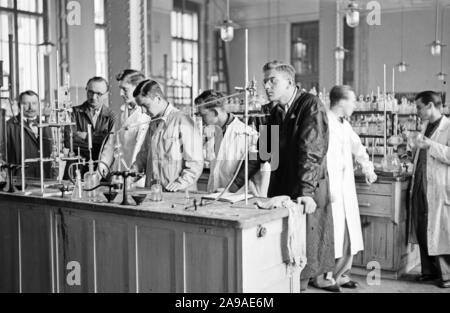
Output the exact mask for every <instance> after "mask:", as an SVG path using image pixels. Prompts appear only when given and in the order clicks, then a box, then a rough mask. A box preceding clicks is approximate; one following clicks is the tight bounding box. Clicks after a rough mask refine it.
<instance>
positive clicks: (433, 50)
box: [431, 40, 441, 56]
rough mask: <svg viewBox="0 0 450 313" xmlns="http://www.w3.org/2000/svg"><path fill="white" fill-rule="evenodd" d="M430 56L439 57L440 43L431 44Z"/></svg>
mask: <svg viewBox="0 0 450 313" xmlns="http://www.w3.org/2000/svg"><path fill="white" fill-rule="evenodd" d="M431 55H432V56H439V55H441V43H440V42H439V40H438V41H435V42H433V43H432V44H431Z"/></svg>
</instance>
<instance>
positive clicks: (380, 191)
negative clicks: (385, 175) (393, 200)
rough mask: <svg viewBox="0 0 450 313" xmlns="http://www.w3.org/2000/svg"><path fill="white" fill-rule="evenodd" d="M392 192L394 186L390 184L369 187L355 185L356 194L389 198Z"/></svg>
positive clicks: (360, 184) (359, 184)
mask: <svg viewBox="0 0 450 313" xmlns="http://www.w3.org/2000/svg"><path fill="white" fill-rule="evenodd" d="M393 190H394V186H393V185H392V184H373V185H371V186H369V185H367V184H362V183H358V184H356V191H357V193H358V194H360V193H361V194H374V195H384V196H391V195H392V193H393Z"/></svg>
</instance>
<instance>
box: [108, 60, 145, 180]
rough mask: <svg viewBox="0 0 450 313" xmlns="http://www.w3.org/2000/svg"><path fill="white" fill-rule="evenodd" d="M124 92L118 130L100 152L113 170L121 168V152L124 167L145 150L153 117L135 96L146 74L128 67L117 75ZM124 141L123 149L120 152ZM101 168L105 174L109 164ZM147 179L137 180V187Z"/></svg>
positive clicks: (121, 91) (117, 125) (116, 126)
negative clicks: (135, 91) (119, 157)
mask: <svg viewBox="0 0 450 313" xmlns="http://www.w3.org/2000/svg"><path fill="white" fill-rule="evenodd" d="M116 79H117V81H118V83H119V88H120V95H121V97H122V99H123V101H124V104H123V105H122V106H121V115H120V119H119V121H118V123H116V125H115V126H114V129H115V132H114V134H111V135H110V136H109V138H108V140H107V142H106V144H105V146H104V148H103V151H102V152H101V155H100V160H101V161H103V162H104V163H105V164H106V165H108V166H109V167H110V170H111V171H116V170H118V168H119V163H118V161H119V160H118V158H117V157H116V156H117V154H118V153H120V154H121V159H122V161H123V162H124V163H125V164H120V168H122V169H124V168H125V166H124V165H126V166H128V167H129V166H131V165H132V164H133V163H134V162H135V161H136V157H137V155H138V153H139V151H140V150H141V147H142V144H143V143H144V140H145V136H146V134H147V130H148V127H149V125H150V120H151V119H150V117H149V116H148V115H147V114H146V113H145V111H144V110H143V108H142V107H140V106H138V105H137V104H136V100H135V99H134V97H133V92H134V90H135V89H136V87H137V86H138V85H139V83H140V82H142V81H144V80H145V76H144V74H142V73H141V72H139V71H136V70H130V69H127V70H124V71H122V72H121V73H119V74H118V75H117V77H116ZM117 139H119V142H120V150H118V151H116V146H117V144H118V142H117ZM99 171H100V172H101V173H102V175H103V176H104V172H106V171H107V170H106V167H105V165H104V164H102V163H100V164H99ZM144 183H145V179H144V178H143V179H142V180H140V181H139V183H137V187H144Z"/></svg>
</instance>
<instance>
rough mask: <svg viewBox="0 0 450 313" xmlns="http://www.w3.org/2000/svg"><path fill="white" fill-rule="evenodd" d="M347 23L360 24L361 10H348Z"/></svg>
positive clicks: (354, 25) (353, 25)
mask: <svg viewBox="0 0 450 313" xmlns="http://www.w3.org/2000/svg"><path fill="white" fill-rule="evenodd" d="M347 25H348V26H349V27H356V26H358V25H359V11H357V10H350V11H348V12H347Z"/></svg>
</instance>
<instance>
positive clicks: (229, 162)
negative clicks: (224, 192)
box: [208, 118, 270, 198]
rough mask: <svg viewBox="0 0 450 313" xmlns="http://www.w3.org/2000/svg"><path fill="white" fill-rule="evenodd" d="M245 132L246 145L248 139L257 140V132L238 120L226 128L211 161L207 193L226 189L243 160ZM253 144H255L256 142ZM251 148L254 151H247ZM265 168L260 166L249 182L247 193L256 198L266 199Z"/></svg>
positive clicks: (267, 186) (266, 182) (268, 177)
mask: <svg viewBox="0 0 450 313" xmlns="http://www.w3.org/2000/svg"><path fill="white" fill-rule="evenodd" d="M218 131H220V130H218ZM246 131H247V132H249V134H250V136H249V142H248V144H249V145H251V142H252V141H251V139H250V138H252V137H253V138H256V139H257V137H258V132H257V131H255V130H253V129H252V128H251V127H248V126H247V127H246V126H245V124H244V123H242V122H241V121H240V120H239V119H238V118H235V119H234V120H233V122H231V124H230V125H229V126H228V127H227V131H226V132H225V136H224V138H223V140H222V142H221V144H220V148H219V152H218V154H217V156H216V159H215V160H212V161H211V166H210V170H211V174H210V177H209V181H208V192H216V191H217V190H218V189H220V188H226V187H227V185H228V184H229V183H230V182H231V180H232V179H233V176H234V174H235V173H236V170H237V169H238V166H239V164H240V162H241V160H243V159H244V158H245V133H246ZM253 142H254V143H256V140H253ZM252 148H254V149H256V147H249V149H252ZM267 166H268V165H267V164H266V165H264V166H262V171H260V172H259V173H258V174H256V175H255V177H254V178H252V179H251V180H250V181H249V191H250V193H252V194H254V195H255V196H257V197H264V198H265V197H267V192H268V189H269V181H270V168H269V169H268V168H267Z"/></svg>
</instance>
